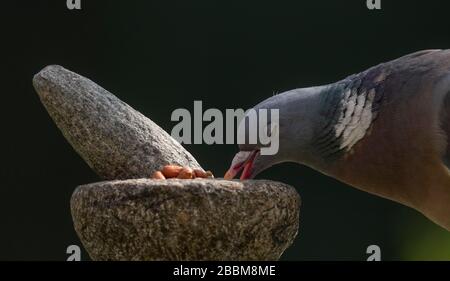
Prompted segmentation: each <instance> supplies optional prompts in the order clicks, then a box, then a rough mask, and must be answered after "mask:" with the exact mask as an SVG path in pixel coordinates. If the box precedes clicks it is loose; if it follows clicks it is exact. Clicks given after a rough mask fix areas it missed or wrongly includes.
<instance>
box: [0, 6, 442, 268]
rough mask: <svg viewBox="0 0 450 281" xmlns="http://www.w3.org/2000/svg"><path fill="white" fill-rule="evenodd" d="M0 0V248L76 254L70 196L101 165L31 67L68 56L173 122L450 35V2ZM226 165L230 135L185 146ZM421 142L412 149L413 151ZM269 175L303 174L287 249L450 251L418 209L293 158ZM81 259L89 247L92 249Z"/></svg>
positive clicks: (72, 65)
mask: <svg viewBox="0 0 450 281" xmlns="http://www.w3.org/2000/svg"><path fill="white" fill-rule="evenodd" d="M10 2H15V3H6V2H2V4H1V5H2V8H1V16H0V21H1V22H0V23H1V29H0V30H1V41H0V42H1V46H2V47H1V50H2V52H1V53H2V63H1V70H0V77H1V111H0V112H1V115H2V119H1V120H2V125H3V126H2V130H1V132H2V136H1V148H2V155H1V159H2V162H1V170H0V172H1V180H0V223H1V225H0V259H1V260H65V259H66V257H67V256H66V254H65V251H66V247H67V246H68V245H70V244H77V245H81V243H80V241H79V240H78V238H77V236H76V233H75V231H74V229H73V226H72V220H71V215H70V210H69V200H70V196H71V194H72V192H73V190H74V189H75V187H76V186H77V185H80V184H84V183H89V182H94V181H98V180H99V179H98V177H97V176H96V175H95V174H94V173H93V172H92V171H91V170H90V169H89V167H88V166H87V165H86V164H85V163H84V162H83V160H82V159H81V158H80V157H79V156H78V155H77V154H76V153H75V151H74V150H73V149H72V148H71V147H70V145H69V144H68V143H67V142H66V141H65V139H64V138H63V136H62V135H61V133H60V132H59V131H58V129H57V128H56V126H55V125H54V123H53V122H52V121H51V119H50V117H49V116H48V114H47V113H46V111H45V109H44V107H43V106H42V105H41V104H40V102H39V99H38V97H37V95H36V93H35V92H34V90H33V88H32V84H31V79H32V76H33V75H34V74H35V73H37V72H38V71H39V70H40V69H42V68H43V67H44V66H46V65H49V64H60V65H63V66H64V67H66V68H68V69H70V70H73V71H75V72H77V73H80V74H82V75H84V76H87V77H89V78H91V79H92V80H94V81H95V82H97V83H98V84H100V85H101V86H103V87H104V88H106V89H108V90H109V91H111V92H112V93H114V94H116V95H117V96H118V97H119V98H121V99H122V100H124V101H126V102H127V103H129V104H130V105H131V106H133V107H134V108H136V109H137V110H139V111H141V112H143V113H144V114H145V115H147V116H148V117H150V118H151V119H152V120H153V121H155V122H156V123H157V124H159V125H160V126H161V127H163V128H164V129H166V130H167V131H169V132H170V131H171V129H172V127H173V126H174V125H175V123H173V122H171V121H170V115H171V113H172V111H173V110H174V109H176V108H180V107H184V108H188V109H189V110H192V108H193V100H202V101H203V105H204V108H205V109H206V108H212V107H215V108H219V109H225V108H239V107H240V108H249V107H251V106H253V105H254V104H256V103H258V102H259V101H261V100H263V99H265V98H267V97H269V96H271V95H272V94H273V93H274V92H282V91H285V90H289V89H293V88H298V87H306V86H311V85H319V84H325V83H330V82H334V81H337V80H339V79H341V78H343V77H345V76H346V75H349V74H352V73H355V72H359V71H362V70H364V69H365V68H367V67H370V66H372V65H374V64H377V63H380V62H382V61H386V60H390V59H394V58H396V57H399V56H401V55H404V54H407V53H410V52H413V51H417V50H421V49H428V48H449V47H450V22H449V16H448V12H449V9H448V4H446V3H447V2H448V1H425V0H423V1H407V0H403V1H400V0H395V1H387V0H382V8H383V9H382V10H381V11H369V10H368V9H367V8H366V4H365V3H366V1H365V0H354V1H348V0H346V1H312V0H310V1H302V0H296V1H234V0H227V1H212V0H204V1H186V0H184V1H159V2H156V1H144V0H142V1H87V0H82V7H83V10H81V11H69V10H68V9H67V8H66V1H65V0H58V1H57V0H53V1H42V0H41V1H24V0H21V1H10ZM186 148H187V149H188V150H189V151H191V153H192V154H193V155H194V156H195V157H196V158H197V160H198V161H199V162H200V163H201V164H202V165H203V166H204V167H206V168H208V169H211V170H213V171H214V172H215V174H216V175H220V174H223V172H224V171H225V170H226V168H227V167H228V165H229V162H230V161H231V158H232V156H233V155H234V153H235V152H236V147H235V146H233V145H215V146H208V145H187V146H186ZM412 153H413V152H412ZM258 178H267V179H273V180H280V181H283V182H285V183H288V184H291V185H293V186H295V187H296V188H297V190H298V192H299V193H300V195H301V196H302V200H303V206H302V208H301V223H300V231H299V235H298V237H297V239H296V240H295V243H294V245H293V246H292V247H290V248H289V249H288V250H287V251H286V253H285V254H284V255H283V257H282V259H283V260H322V259H326V260H365V259H366V257H367V255H366V253H365V251H366V248H367V246H369V245H371V244H376V245H379V246H380V247H381V250H382V258H383V259H385V260H403V259H450V235H449V234H448V233H447V232H446V231H444V230H442V229H441V228H439V227H438V226H435V225H434V224H432V223H431V222H429V221H428V220H426V219H425V218H423V217H422V215H420V214H419V213H417V212H415V211H413V210H410V209H408V208H406V207H403V206H401V205H398V204H395V203H392V202H390V201H387V200H385V199H381V198H378V197H375V196H373V195H369V194H366V193H364V192H361V191H358V190H356V189H353V188H349V187H347V186H345V185H344V184H341V183H339V182H337V181H335V180H333V179H330V178H328V177H326V176H324V175H321V174H319V173H317V172H315V171H313V170H311V169H308V168H306V167H301V166H299V165H294V164H283V165H279V166H277V167H274V168H272V169H270V170H268V171H266V172H264V173H262V174H261V175H259V176H258ZM82 258H83V259H88V256H87V253H86V252H85V251H83V256H82Z"/></svg>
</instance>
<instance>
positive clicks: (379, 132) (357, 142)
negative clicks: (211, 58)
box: [225, 50, 450, 231]
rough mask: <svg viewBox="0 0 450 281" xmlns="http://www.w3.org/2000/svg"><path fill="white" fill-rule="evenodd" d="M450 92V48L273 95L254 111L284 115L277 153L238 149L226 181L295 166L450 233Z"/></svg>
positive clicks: (245, 147) (258, 146) (244, 146)
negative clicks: (385, 200) (280, 165)
mask: <svg viewBox="0 0 450 281" xmlns="http://www.w3.org/2000/svg"><path fill="white" fill-rule="evenodd" d="M449 93H450V50H425V51H419V52H416V53H413V54H409V55H406V56H403V57H401V58H399V59H396V60H393V61H390V62H386V63H382V64H379V65H377V66H374V67H372V68H370V69H368V70H366V71H364V72H361V73H359V74H354V75H351V76H349V77H347V78H345V79H343V80H341V81H339V82H336V83H333V84H329V85H325V86H318V87H310V88H302V89H295V90H291V91H287V92H284V93H281V94H278V95H275V96H272V97H270V98H268V99H266V100H264V101H263V102H261V103H260V104H258V105H256V106H255V107H254V108H255V109H256V110H257V112H259V111H258V110H259V109H268V110H270V109H279V128H278V134H279V150H278V153H276V154H274V155H262V154H261V153H260V149H261V148H262V145H261V144H258V143H257V144H249V143H245V144H242V145H239V149H240V152H239V153H237V154H236V156H235V157H234V159H233V161H232V163H231V167H230V169H229V170H228V172H227V173H226V175H225V178H226V179H230V178H233V177H235V176H236V175H237V174H238V173H239V172H240V171H241V170H243V172H242V176H241V179H248V178H253V177H254V176H256V175H257V174H258V173H260V172H261V171H263V170H265V169H267V168H269V167H271V166H273V165H274V164H277V163H281V162H296V163H300V164H303V165H306V166H309V167H311V168H313V169H315V170H318V171H320V172H321V173H323V174H326V175H328V176H331V177H333V178H336V179H338V180H340V181H342V182H344V183H346V184H348V185H351V186H353V187H355V188H358V189H361V190H363V191H366V192H369V193H372V194H376V195H379V196H382V197H384V198H388V199H391V200H394V201H396V202H399V203H402V204H404V205H407V206H409V207H412V208H414V209H416V210H418V211H420V212H421V213H423V214H424V215H425V216H426V217H428V218H429V219H431V220H432V221H434V222H435V223H437V224H438V225H440V226H442V227H444V228H445V229H447V230H449V231H450V173H449V164H450V140H449V141H448V140H447V139H448V138H449V137H450V95H449ZM244 120H245V119H244ZM242 122H244V121H242ZM242 122H241V125H242Z"/></svg>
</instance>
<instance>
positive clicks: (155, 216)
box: [71, 179, 300, 260]
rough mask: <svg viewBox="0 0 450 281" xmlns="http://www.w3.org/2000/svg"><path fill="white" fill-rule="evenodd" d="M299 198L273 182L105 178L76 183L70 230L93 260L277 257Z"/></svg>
mask: <svg viewBox="0 0 450 281" xmlns="http://www.w3.org/2000/svg"><path fill="white" fill-rule="evenodd" d="M299 207H300V197H299V195H298V193H297V192H296V191H295V189H294V188H292V187H290V186H288V185H285V184H282V183H278V182H272V181H265V180H247V181H227V180H219V179H216V180H209V179H196V180H177V179H171V180H150V179H131V180H125V181H106V182H99V183H93V184H88V185H83V186H79V187H78V188H77V189H76V191H75V192H74V194H73V195H72V200H71V211H72V216H73V220H74V224H75V229H76V231H77V233H78V235H79V237H80V238H81V241H82V242H83V244H84V246H85V248H86V250H87V251H88V253H89V255H90V257H91V258H92V259H94V260H277V259H279V257H280V256H281V254H282V253H283V251H284V250H285V249H286V248H287V247H288V246H289V245H290V244H291V243H292V241H293V240H294V238H295V236H296V235H297V230H298V224H299Z"/></svg>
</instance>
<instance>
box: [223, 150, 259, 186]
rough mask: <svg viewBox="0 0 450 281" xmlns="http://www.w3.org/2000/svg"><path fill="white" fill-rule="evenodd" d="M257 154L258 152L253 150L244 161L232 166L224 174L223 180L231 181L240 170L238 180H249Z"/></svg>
mask: <svg viewBox="0 0 450 281" xmlns="http://www.w3.org/2000/svg"><path fill="white" fill-rule="evenodd" d="M258 153H259V150H253V151H252V152H251V153H249V155H248V157H247V158H246V159H245V160H244V161H240V162H238V163H237V164H234V165H232V166H231V168H230V169H229V170H228V171H227V172H226V173H225V176H224V177H223V178H224V179H226V180H230V179H233V178H234V177H235V176H236V175H237V174H239V172H240V171H241V170H243V171H242V175H241V177H240V180H245V179H249V178H251V177H252V172H253V163H254V161H255V158H256V156H257V155H258Z"/></svg>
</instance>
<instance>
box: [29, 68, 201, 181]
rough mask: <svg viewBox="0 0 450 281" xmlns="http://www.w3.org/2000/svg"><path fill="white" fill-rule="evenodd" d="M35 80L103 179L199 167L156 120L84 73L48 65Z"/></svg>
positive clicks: (58, 120) (50, 110)
mask: <svg viewBox="0 0 450 281" xmlns="http://www.w3.org/2000/svg"><path fill="white" fill-rule="evenodd" d="M33 85H34V87H35V89H36V91H37V92H38V94H39V97H40V99H41V101H42V103H43V104H44V106H45V108H46V109H47V111H48V113H49V114H50V116H51V117H52V119H53V120H54V121H55V123H56V125H57V126H58V127H59V129H60V130H61V131H62V133H63V135H64V136H65V138H66V139H67V140H68V141H69V143H70V144H71V145H72V146H73V148H74V149H75V150H76V151H77V152H78V154H80V155H81V157H82V158H83V159H84V160H85V161H86V162H87V164H88V165H89V166H90V167H91V168H92V169H93V170H94V171H95V172H96V173H97V174H98V175H99V176H100V177H101V178H103V179H111V180H112V179H132V178H145V177H149V176H150V175H151V174H152V173H153V172H154V171H156V170H158V169H160V168H161V167H162V166H163V165H166V164H179V165H182V166H184V165H186V166H190V167H192V168H200V165H199V164H198V163H197V161H196V160H195V159H194V158H193V157H192V155H191V154H190V153H189V152H187V151H186V150H185V149H184V148H183V147H182V146H181V145H180V144H179V143H178V142H177V141H175V140H174V139H173V138H172V137H171V136H170V135H169V134H167V133H166V132H165V131H164V130H163V129H161V128H160V127H159V126H158V125H156V124H155V123H154V122H152V121H151V120H150V119H148V118H147V117H145V116H144V115H142V114H141V113H139V112H138V111H136V110H134V109H133V108H131V107H130V106H129V105H127V104H126V103H124V102H122V101H121V100H119V99H118V98H117V97H115V96H114V95H113V94H111V93H109V92H108V91H106V90H105V89H103V88H102V87H100V86H99V85H97V84H95V83H94V82H92V81H91V80H89V79H87V78H85V77H83V76H80V75H78V74H76V73H74V72H71V71H69V70H67V69H65V68H63V67H61V66H57V65H52V66H47V67H46V68H44V69H43V70H42V71H41V72H39V73H38V74H36V75H35V77H34V79H33Z"/></svg>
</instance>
